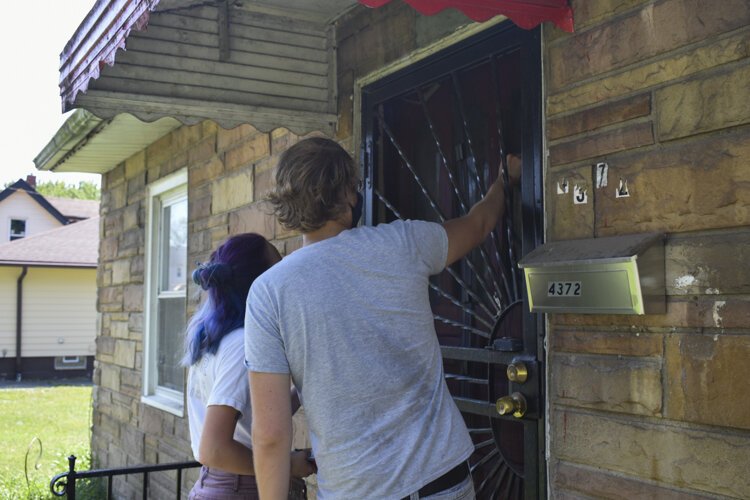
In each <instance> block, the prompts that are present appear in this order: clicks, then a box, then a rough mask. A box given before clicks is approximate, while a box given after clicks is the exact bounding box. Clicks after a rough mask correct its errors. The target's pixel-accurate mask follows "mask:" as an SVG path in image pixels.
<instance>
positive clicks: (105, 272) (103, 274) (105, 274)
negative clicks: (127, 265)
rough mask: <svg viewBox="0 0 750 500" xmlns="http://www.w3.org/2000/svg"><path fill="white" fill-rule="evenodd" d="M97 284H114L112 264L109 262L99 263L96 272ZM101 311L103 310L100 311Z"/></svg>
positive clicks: (103, 285)
mask: <svg viewBox="0 0 750 500" xmlns="http://www.w3.org/2000/svg"><path fill="white" fill-rule="evenodd" d="M96 284H97V286H100V287H105V286H112V266H111V265H108V264H101V263H100V264H99V268H98V269H97V273H96ZM100 312H101V311H100Z"/></svg>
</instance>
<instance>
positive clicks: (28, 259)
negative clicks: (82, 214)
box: [0, 217, 99, 267]
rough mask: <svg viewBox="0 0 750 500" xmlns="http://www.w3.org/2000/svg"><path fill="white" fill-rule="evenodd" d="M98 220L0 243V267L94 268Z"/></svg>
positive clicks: (96, 218) (96, 251)
mask: <svg viewBox="0 0 750 500" xmlns="http://www.w3.org/2000/svg"><path fill="white" fill-rule="evenodd" d="M98 258H99V217H92V218H90V219H86V220H82V221H81V222H75V223H72V224H68V225H66V226H62V227H57V228H55V229H50V230H49V231H44V232H43V233H39V234H35V235H33V236H27V237H26V238H21V239H18V240H15V241H11V242H9V243H3V244H0V265H5V266H7V265H30V266H41V267H96V264H97V260H98Z"/></svg>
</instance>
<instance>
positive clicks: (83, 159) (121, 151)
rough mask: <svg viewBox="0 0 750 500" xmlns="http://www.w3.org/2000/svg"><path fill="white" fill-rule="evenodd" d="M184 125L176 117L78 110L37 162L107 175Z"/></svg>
mask: <svg viewBox="0 0 750 500" xmlns="http://www.w3.org/2000/svg"><path fill="white" fill-rule="evenodd" d="M180 125H181V123H180V122H179V121H177V120H175V119H174V118H168V117H167V118H161V119H159V120H156V121H154V122H150V123H145V122H142V121H140V120H139V119H138V118H136V117H134V116H132V115H129V114H120V115H117V116H115V117H114V118H111V119H107V120H102V119H101V118H97V117H96V116H94V115H92V114H91V113H89V112H88V111H86V110H84V109H77V110H76V111H74V112H73V113H72V114H71V115H70V116H69V117H68V119H67V120H66V121H65V123H63V125H62V127H60V129H59V130H58V131H57V133H56V134H55V135H54V137H53V138H52V139H51V140H50V142H49V143H48V144H47V145H46V146H45V147H44V148H43V149H42V151H41V152H40V153H39V154H38V155H37V157H36V158H34V164H35V165H36V168H37V169H39V170H49V171H54V172H86V173H95V174H103V173H105V172H108V171H110V170H112V169H113V168H115V167H116V166H117V165H118V164H119V163H121V162H123V161H125V160H126V159H127V158H129V157H130V156H132V155H133V154H135V153H137V152H138V151H141V150H142V149H144V148H146V147H147V146H148V145H149V144H151V143H153V142H154V141H156V140H157V139H159V138H160V137H162V136H164V135H166V134H168V133H169V132H171V131H172V130H174V129H176V128H177V127H179V126H180Z"/></svg>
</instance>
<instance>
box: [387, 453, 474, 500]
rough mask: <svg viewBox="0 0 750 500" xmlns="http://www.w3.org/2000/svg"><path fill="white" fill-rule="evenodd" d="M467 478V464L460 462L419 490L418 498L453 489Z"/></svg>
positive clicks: (404, 499)
mask: <svg viewBox="0 0 750 500" xmlns="http://www.w3.org/2000/svg"><path fill="white" fill-rule="evenodd" d="M467 477H469V463H468V462H461V463H460V464H458V465H457V466H455V467H454V468H452V469H451V470H449V471H448V472H446V473H445V474H443V475H442V476H440V477H439V478H437V479H435V480H433V481H430V482H429V483H427V484H425V485H424V486H422V487H421V488H419V492H418V493H419V496H420V497H426V496H429V495H434V494H435V493H440V492H441V491H445V490H447V489H449V488H453V487H454V486H456V485H458V484H461V483H462V482H463V480H464V479H466V478H467ZM401 500H409V497H404V498H402V499H401Z"/></svg>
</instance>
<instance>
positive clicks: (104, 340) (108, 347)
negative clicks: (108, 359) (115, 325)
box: [96, 337, 116, 356]
mask: <svg viewBox="0 0 750 500" xmlns="http://www.w3.org/2000/svg"><path fill="white" fill-rule="evenodd" d="M115 343H116V340H115V339H114V338H112V337H96V355H97V356H99V355H100V354H108V355H110V356H111V355H114V353H115Z"/></svg>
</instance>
